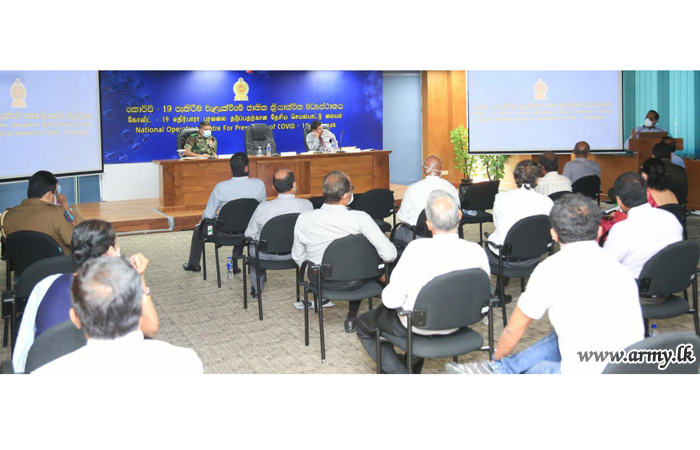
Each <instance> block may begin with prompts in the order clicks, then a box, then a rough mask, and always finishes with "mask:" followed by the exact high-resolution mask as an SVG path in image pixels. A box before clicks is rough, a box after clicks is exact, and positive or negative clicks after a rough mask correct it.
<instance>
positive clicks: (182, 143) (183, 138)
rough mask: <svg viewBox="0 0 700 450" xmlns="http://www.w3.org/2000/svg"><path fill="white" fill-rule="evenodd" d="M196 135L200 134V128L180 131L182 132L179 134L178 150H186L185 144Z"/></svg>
mask: <svg viewBox="0 0 700 450" xmlns="http://www.w3.org/2000/svg"><path fill="white" fill-rule="evenodd" d="M194 134H199V128H185V129H184V130H180V132H179V133H177V141H176V142H177V149H178V150H182V149H183V148H185V142H187V139H188V138H189V137H190V136H192V135H194Z"/></svg>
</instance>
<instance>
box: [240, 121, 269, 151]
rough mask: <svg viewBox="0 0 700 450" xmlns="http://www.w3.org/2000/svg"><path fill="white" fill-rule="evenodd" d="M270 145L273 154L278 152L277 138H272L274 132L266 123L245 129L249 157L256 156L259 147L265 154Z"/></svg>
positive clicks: (255, 124)
mask: <svg viewBox="0 0 700 450" xmlns="http://www.w3.org/2000/svg"><path fill="white" fill-rule="evenodd" d="M268 143H269V144H270V147H271V148H272V153H276V152H277V146H276V145H275V138H274V137H273V136H272V130H271V129H270V127H269V126H267V125H266V124H264V123H254V124H252V125H249V126H248V127H246V129H245V149H246V152H247V153H248V154H249V155H255V154H257V152H258V147H260V149H262V151H263V152H265V149H266V148H267V144H268Z"/></svg>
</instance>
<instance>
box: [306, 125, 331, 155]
mask: <svg viewBox="0 0 700 450" xmlns="http://www.w3.org/2000/svg"><path fill="white" fill-rule="evenodd" d="M321 126H322V127H323V129H324V130H328V131H330V130H331V127H330V125H327V124H325V123H324V124H323V125H321ZM309 133H311V124H308V123H307V124H306V125H304V147H306V151H307V152H308V151H309V144H307V143H306V136H308V134H309Z"/></svg>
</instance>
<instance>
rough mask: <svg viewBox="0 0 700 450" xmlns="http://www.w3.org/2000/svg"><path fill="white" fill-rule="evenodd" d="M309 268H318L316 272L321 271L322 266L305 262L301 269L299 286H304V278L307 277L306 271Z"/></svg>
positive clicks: (308, 261)
mask: <svg viewBox="0 0 700 450" xmlns="http://www.w3.org/2000/svg"><path fill="white" fill-rule="evenodd" d="M307 267H309V268H314V267H316V270H321V265H320V264H316V263H315V262H313V261H310V260H308V259H307V260H305V261H304V262H303V263H301V267H299V279H298V280H297V283H298V284H300V285H301V284H303V283H304V276H306V269H307Z"/></svg>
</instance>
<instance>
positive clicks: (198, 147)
mask: <svg viewBox="0 0 700 450" xmlns="http://www.w3.org/2000/svg"><path fill="white" fill-rule="evenodd" d="M184 156H191V157H195V158H197V157H202V158H209V157H214V158H216V138H215V137H214V136H212V135H211V125H210V124H209V122H206V121H202V122H199V133H198V134H196V135H192V136H190V137H188V138H187V141H186V142H185V153H184Z"/></svg>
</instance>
